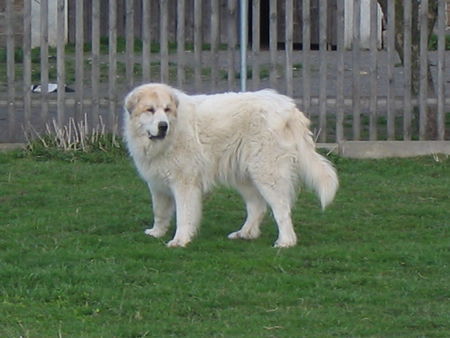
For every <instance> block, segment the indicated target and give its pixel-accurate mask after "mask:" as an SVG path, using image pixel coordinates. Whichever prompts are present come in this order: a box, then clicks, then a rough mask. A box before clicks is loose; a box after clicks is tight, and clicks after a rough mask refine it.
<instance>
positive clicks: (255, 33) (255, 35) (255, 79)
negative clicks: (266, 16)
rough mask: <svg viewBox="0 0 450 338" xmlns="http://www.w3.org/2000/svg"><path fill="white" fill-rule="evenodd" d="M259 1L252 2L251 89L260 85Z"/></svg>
mask: <svg viewBox="0 0 450 338" xmlns="http://www.w3.org/2000/svg"><path fill="white" fill-rule="evenodd" d="M260 10H261V1H260V0H253V2H252V26H253V27H252V84H253V90H257V89H259V87H260V82H261V77H260V74H259V69H260V67H259V55H260V49H261V38H260V34H261V27H260Z"/></svg>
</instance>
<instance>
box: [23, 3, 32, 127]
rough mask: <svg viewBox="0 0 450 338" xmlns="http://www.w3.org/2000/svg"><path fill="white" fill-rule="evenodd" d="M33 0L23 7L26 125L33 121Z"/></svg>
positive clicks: (24, 108)
mask: <svg viewBox="0 0 450 338" xmlns="http://www.w3.org/2000/svg"><path fill="white" fill-rule="evenodd" d="M31 1H32V0H25V1H24V8H23V95H24V99H23V112H24V125H25V126H26V127H28V124H29V123H30V122H31V121H30V119H31Z"/></svg>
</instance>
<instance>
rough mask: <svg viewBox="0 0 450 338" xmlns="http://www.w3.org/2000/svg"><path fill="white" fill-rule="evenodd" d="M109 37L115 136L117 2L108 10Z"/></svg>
mask: <svg viewBox="0 0 450 338" xmlns="http://www.w3.org/2000/svg"><path fill="white" fill-rule="evenodd" d="M108 13H109V17H108V21H109V35H108V41H109V46H108V51H109V57H108V64H109V65H108V67H109V69H108V97H109V119H108V124H109V125H110V126H111V128H112V132H113V135H116V133H117V132H118V130H117V129H118V125H117V124H118V116H117V115H118V114H117V79H116V78H117V0H109V8H108Z"/></svg>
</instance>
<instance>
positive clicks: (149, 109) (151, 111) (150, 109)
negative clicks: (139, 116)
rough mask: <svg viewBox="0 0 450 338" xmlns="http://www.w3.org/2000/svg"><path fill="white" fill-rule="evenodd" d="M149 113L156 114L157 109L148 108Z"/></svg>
mask: <svg viewBox="0 0 450 338" xmlns="http://www.w3.org/2000/svg"><path fill="white" fill-rule="evenodd" d="M147 111H148V112H150V113H152V114H153V113H154V112H155V108H148V109H147Z"/></svg>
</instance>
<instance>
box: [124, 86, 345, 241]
mask: <svg viewBox="0 0 450 338" xmlns="http://www.w3.org/2000/svg"><path fill="white" fill-rule="evenodd" d="M308 127H309V120H308V119H307V118H306V117H305V116H304V115H303V114H302V113H301V112H300V111H299V110H298V109H297V108H296V107H295V104H294V102H293V100H292V99H290V98H288V97H286V96H283V95H280V94H277V93H276V92H275V91H272V90H261V91H257V92H245V93H225V94H217V95H196V96H189V95H187V94H185V93H183V92H181V91H178V90H176V89H174V88H171V87H169V86H167V85H163V84H145V85H142V86H139V87H137V88H135V89H134V90H132V91H131V92H130V93H129V94H128V95H127V97H126V98H125V138H126V142H127V145H128V148H129V151H130V153H131V156H132V157H133V159H134V162H135V164H136V167H137V169H138V171H139V173H140V175H141V176H142V177H143V179H144V180H145V181H146V182H147V183H148V186H149V188H150V191H151V194H152V202H153V211H154V212H153V213H154V224H153V227H152V228H151V229H147V230H146V231H145V233H146V234H147V235H150V236H153V237H162V236H164V234H165V233H166V232H167V230H168V228H169V225H170V220H171V218H172V215H173V213H174V212H176V232H175V236H174V238H173V239H172V240H171V241H170V242H169V243H168V244H167V245H168V246H169V247H178V246H181V247H183V246H186V244H188V243H189V242H190V241H191V240H192V238H193V236H194V235H195V233H196V232H197V229H198V226H199V223H200V218H201V212H202V195H203V193H205V192H207V191H208V190H210V189H211V188H212V187H213V186H214V185H215V184H216V183H221V184H225V185H228V186H232V187H234V188H236V189H237V190H238V191H239V193H240V194H241V195H242V197H243V198H244V200H245V203H246V207H247V219H246V221H245V223H244V225H243V226H242V228H241V229H240V230H239V231H236V232H233V233H231V234H230V235H229V236H228V237H229V238H231V239H235V238H242V239H253V238H257V237H258V236H259V234H260V229H259V228H260V223H261V221H262V219H263V216H264V214H265V212H266V205H267V204H269V206H270V207H271V208H272V211H273V215H274V217H275V220H276V223H277V225H278V230H279V235H278V239H277V241H276V242H275V247H290V246H293V245H295V244H296V242H297V236H296V234H295V232H294V228H293V225H292V220H291V208H292V206H293V202H294V198H295V197H296V188H297V187H298V185H299V183H300V182H299V181H300V180H301V181H303V182H304V183H305V184H306V185H307V186H309V187H311V188H312V189H313V190H315V192H316V193H317V195H318V197H319V198H320V201H321V204H322V208H325V206H327V205H328V204H329V203H330V202H331V201H332V200H333V198H334V195H335V193H336V190H337V188H338V178H337V175H336V172H335V170H334V168H333V166H332V165H331V164H330V162H328V161H327V160H326V159H325V158H324V157H323V156H321V155H319V154H318V153H317V152H316V151H315V144H314V141H313V139H312V135H311V132H310V131H309V129H308Z"/></svg>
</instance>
